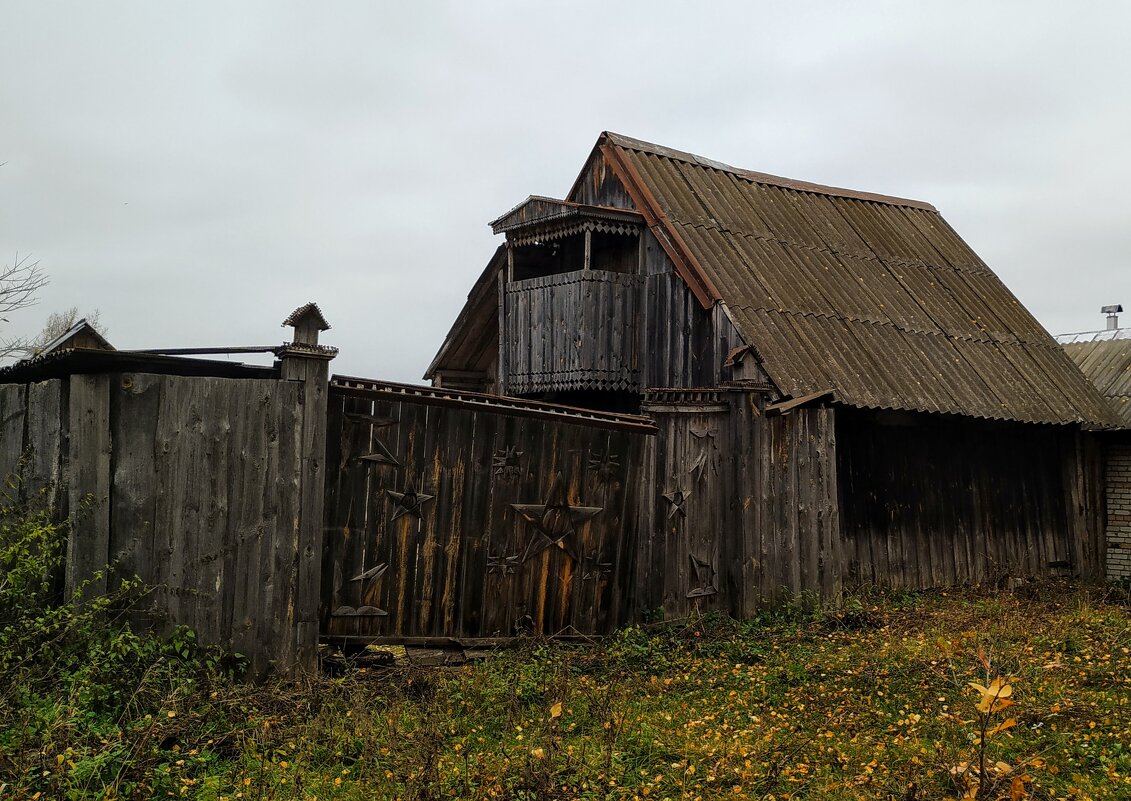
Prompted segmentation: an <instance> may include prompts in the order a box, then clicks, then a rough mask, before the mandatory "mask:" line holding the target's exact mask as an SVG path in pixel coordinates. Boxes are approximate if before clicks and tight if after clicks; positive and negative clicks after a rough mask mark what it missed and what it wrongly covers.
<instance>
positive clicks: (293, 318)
mask: <svg viewBox="0 0 1131 801" xmlns="http://www.w3.org/2000/svg"><path fill="white" fill-rule="evenodd" d="M308 317H309V318H311V319H313V320H314V322H315V323H316V324H317V325H318V330H319V331H329V330H330V324H329V323H328V322H326V315H324V314H323V313H322V310H321V309H320V308H318V304H317V303H313V302H311V303H304V304H303V305H302V306H299V307H298V308H297V309H295V310H294V311H293V312H291V313H290V314H288V315H287V319H285V320H283V322H282V325H281V326H280V327H281V328H286V327H287V326H288V325H291V326H295V325H298V324H299V323H300V322H301V321H302V320H304V319H306V318H308Z"/></svg>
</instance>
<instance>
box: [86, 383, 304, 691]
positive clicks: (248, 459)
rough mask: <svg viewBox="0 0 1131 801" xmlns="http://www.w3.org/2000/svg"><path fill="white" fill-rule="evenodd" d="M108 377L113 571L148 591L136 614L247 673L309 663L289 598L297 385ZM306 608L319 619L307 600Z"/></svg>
mask: <svg viewBox="0 0 1131 801" xmlns="http://www.w3.org/2000/svg"><path fill="white" fill-rule="evenodd" d="M108 378H110V379H111V380H112V382H113V383H112V384H111V385H110V387H109V389H110V393H109V399H110V404H109V405H110V415H109V419H108V420H107V426H106V429H105V430H106V432H107V439H108V440H109V441H110V442H112V445H113V447H112V454H113V456H112V459H111V460H110V464H109V475H110V482H109V499H110V503H109V509H110V510H111V517H110V519H111V520H112V524H113V525H112V526H111V527H110V561H111V562H112V564H113V567H114V570H113V572H112V574H111V575H113V576H114V577H115V578H117V577H125V576H132V575H137V576H139V577H140V578H141V579H142V580H143V581H144V582H145V583H146V584H148V585H150V586H151V587H153V591H152V593H151V594H150V598H151V602H150V603H149V605H148V607H147V608H146V609H144V610H141V612H140V613H139V615H138V617H137V619H136V622H138V623H139V624H143V625H155V626H159V627H163V626H167V625H173V624H183V625H187V626H190V627H192V628H193V629H194V630H195V631H196V633H197V636H198V638H199V640H200V641H201V642H205V643H215V644H220V645H223V646H226V647H228V648H231V649H233V650H235V651H237V652H240V653H243V654H245V655H246V656H247V657H248V658H249V661H250V669H251V673H252V675H254V676H256V677H259V676H263V675H266V674H267V673H269V672H283V673H289V672H291V671H293V670H294V669H296V668H302V667H307V668H309V667H312V666H313V665H312V664H309V663H310V662H311V661H312V657H313V655H314V653H313V651H311V652H310V653H309V654H304V653H303V651H302V648H301V641H300V640H299V639H298V636H299V633H300V632H299V628H298V625H297V624H298V623H299V622H301V621H302V617H303V615H305V614H308V613H306V612H303V611H302V606H301V605H302V604H303V603H304V600H303V599H302V598H301V597H299V596H300V592H301V590H302V586H301V582H300V574H301V570H302V557H303V556H304V555H305V554H304V552H303V548H302V544H301V543H302V539H301V532H302V531H303V530H304V529H303V526H304V520H303V512H302V508H301V503H302V498H303V495H304V487H303V483H304V480H306V476H308V475H309V474H310V472H311V469H310V465H309V463H308V462H307V461H305V460H308V459H309V458H311V457H310V456H309V455H308V454H309V447H311V445H310V443H311V440H309V439H308V440H307V441H306V443H305V447H304V440H303V435H304V428H303V423H304V419H303V409H304V407H305V404H306V402H307V401H306V399H305V397H304V392H305V385H304V384H303V383H302V382H299V381H273V380H250V379H224V378H199V377H180V376H157V375H145V374H129V373H127V374H121V375H115V376H110V377H108ZM72 392H73V389H72ZM72 406H73V404H72ZM72 441H73V434H72ZM72 466H73V465H72ZM316 478H320V476H317V475H316ZM317 489H318V491H319V492H321V491H322V483H321V481H319V483H318V487H317ZM316 523H317V527H318V529H320V526H321V524H320V521H316ZM316 536H318V537H319V538H320V536H321V532H320V530H319V531H316ZM313 554H314V558H315V559H318V558H320V556H321V553H320V548H319V547H315V548H314V549H313ZM106 561H107V558H106V557H103V560H102V564H105V563H106ZM317 591H318V590H317V585H316V587H315V589H314V592H315V594H316V595H317ZM309 614H310V615H311V616H313V617H314V619H315V620H317V601H316V600H315V610H314V612H311V613H309ZM314 629H315V632H316V631H317V626H316V625H315V626H314Z"/></svg>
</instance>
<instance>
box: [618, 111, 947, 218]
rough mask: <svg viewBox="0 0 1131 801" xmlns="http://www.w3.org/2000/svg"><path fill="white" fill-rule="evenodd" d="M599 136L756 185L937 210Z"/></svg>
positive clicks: (637, 141)
mask: <svg viewBox="0 0 1131 801" xmlns="http://www.w3.org/2000/svg"><path fill="white" fill-rule="evenodd" d="M601 137H602V138H603V139H607V140H608V141H610V142H612V143H613V144H614V145H616V146H617V147H623V148H627V149H628V150H637V151H641V152H644V153H651V154H653V155H656V156H663V157H665V158H669V159H674V160H676V161H682V162H685V163H687V164H694V165H696V166H699V167H706V168H708V169H713V170H720V171H722V172H727V173H730V174H731V175H735V176H737V177H739V178H742V179H744V180H747V181H750V182H752V183H756V184H765V185H768V186H776V187H778V188H780V189H791V190H794V191H796V192H813V193H815V194H818V195H828V196H830V197H841V198H848V199H850V200H866V201H871V202H873V203H883V204H886V205H889V206H907V207H909V208H914V209H920V210H922V211H929V212H933V213H935V214H938V211H939V210H938V209H936V208H935V207H934V206H932V205H931V204H930V203H927V202H926V201H923V200H913V199H911V198H905V197H897V196H895V195H883V194H879V193H876V192H862V191H860V190H857V189H845V188H843V187H837V186H828V185H826V184H818V183H813V182H811V181H801V180H797V179H795V178H784V177H782V176H780V175H771V174H770V173H765V172H756V171H755V170H748V169H744V168H742V167H735V166H732V165H730V164H725V163H723V162H721V161H715V160H714V159H709V158H705V157H704V156H697V155H696V154H694V153H689V152H687V151H685V150H676V149H675V148H671V147H667V146H665V145H657V144H654V143H652V142H645V141H644V140H642V139H634V138H633V137H631V136H625V135H624V134H619V133H615V132H613V131H605V132H604V133H602V134H601Z"/></svg>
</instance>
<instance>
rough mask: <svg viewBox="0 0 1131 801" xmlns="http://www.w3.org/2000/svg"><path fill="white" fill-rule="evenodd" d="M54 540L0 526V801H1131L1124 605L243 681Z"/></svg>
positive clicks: (853, 603) (1080, 591)
mask: <svg viewBox="0 0 1131 801" xmlns="http://www.w3.org/2000/svg"><path fill="white" fill-rule="evenodd" d="M64 541H65V528H64V527H60V526H56V525H54V524H52V523H51V522H50V520H49V519H48V518H46V517H44V516H42V515H36V514H34V513H28V512H27V511H26V510H18V509H14V508H10V507H6V508H5V509H4V511H3V514H2V515H0V549H2V550H0V560H3V562H2V564H3V568H4V570H3V578H0V671H2V674H0V682H2V684H0V799H4V798H8V797H12V798H38V799H41V800H42V799H85V798H91V799H95V798H131V799H143V798H146V799H147V798H157V797H177V798H199V799H207V801H219V800H220V799H229V800H231V801H234V799H237V798H239V799H264V800H266V799H279V800H281V799H312V798H318V799H343V800H344V799H351V800H352V799H358V800H360V799H371V798H403V799H418V800H420V801H424V800H425V799H441V798H467V799H516V800H517V799H531V800H533V799H556V798H561V799H565V798H570V799H573V798H589V799H607V798H637V799H645V798H647V799H652V798H657V799H663V798H669V799H694V798H701V799H712V798H735V797H738V798H742V797H746V798H765V799H768V798H773V799H785V798H814V799H834V800H836V799H842V800H844V801H847V799H858V798H882V799H912V801H915V800H917V801H925V800H926V799H935V798H957V797H961V796H963V795H966V796H968V797H971V798H1009V799H1014V798H1035V799H1036V798H1039V799H1052V798H1070V797H1071V798H1095V799H1100V798H1118V797H1124V796H1129V795H1131V778H1129V777H1131V714H1129V710H1131V670H1129V668H1131V657H1129V648H1131V616H1129V613H1128V607H1127V594H1126V591H1125V590H1121V589H1120V588H1111V587H1093V586H1086V585H1079V584H1069V583H1059V584H1027V585H1024V586H1022V587H1020V588H1018V589H1017V590H1016V591H1015V592H1004V591H1000V590H992V591H982V590H978V589H973V590H962V591H955V592H945V593H944V592H936V593H918V594H907V593H904V594H892V593H884V592H882V591H879V590H874V589H873V590H868V591H866V592H864V591H862V592H858V593H856V594H854V595H852V596H849V597H847V598H846V599H845V600H844V603H843V604H841V605H840V606H839V607H838V608H837V609H835V610H823V609H820V608H819V607H816V606H815V605H814V604H812V603H799V604H797V605H795V606H792V607H785V608H780V609H778V610H775V611H772V612H766V613H764V614H762V615H761V616H759V617H758V618H757V619H755V620H752V621H746V622H737V621H734V620H732V619H730V618H728V617H725V616H720V615H707V616H702V617H695V618H691V619H688V620H683V621H679V622H671V623H666V624H654V625H650V626H647V627H641V628H631V629H626V630H624V631H622V632H620V633H618V634H617V635H615V636H613V637H609V638H607V639H605V640H603V641H601V642H599V643H594V644H590V645H584V646H581V645H568V644H561V643H553V642H545V641H539V640H536V639H530V640H524V641H522V642H520V643H519V644H517V645H516V646H515V647H513V648H510V649H504V650H500V651H498V652H497V653H495V654H494V655H493V656H492V658H489V659H486V660H484V661H481V662H478V663H475V664H469V665H465V666H462V667H458V668H444V669H429V670H420V669H413V668H408V667H380V668H371V667H366V668H359V669H354V670H350V671H347V672H346V673H344V674H343V675H341V676H339V677H334V678H330V677H321V676H312V677H305V678H303V679H300V680H297V681H292V682H287V683H271V684H267V685H263V686H257V687H253V686H248V685H244V684H240V683H239V682H237V681H235V680H234V677H233V676H232V675H231V671H230V670H225V669H224V667H225V663H223V662H222V661H221V660H219V659H218V658H217V657H216V655H215V653H214V652H211V651H208V650H206V649H201V648H199V647H197V646H196V644H195V643H194V642H193V640H192V637H191V634H190V633H188V632H185V631H174V632H171V633H167V634H165V635H163V636H156V635H151V634H138V633H134V632H132V631H131V630H130V629H129V627H128V626H126V625H125V618H124V610H125V609H126V608H127V607H128V605H129V603H130V601H131V600H132V599H133V598H136V596H137V593H139V592H142V588H140V587H138V586H136V585H135V584H133V583H130V582H126V583H125V585H119V586H117V587H115V588H114V591H113V592H112V593H111V594H110V596H109V597H107V598H104V599H100V600H97V601H87V602H85V603H73V602H71V601H69V600H68V599H66V598H63V597H62V596H61V595H60V589H59V587H58V585H57V583H54V581H53V580H52V578H51V575H52V572H53V570H55V569H56V568H57V567H58V562H59V559H61V554H62V551H61V548H62V547H63V545H62V543H63V542H64ZM972 683H973V684H976V685H977V686H976V687H975V686H972ZM1006 688H1008V690H1007V689H1006ZM987 697H990V699H991V700H990V701H988V702H987V701H986V698H987ZM1003 701H1008V702H1009V703H1008V704H1004V703H1002V702H1003ZM37 794H38V796H37Z"/></svg>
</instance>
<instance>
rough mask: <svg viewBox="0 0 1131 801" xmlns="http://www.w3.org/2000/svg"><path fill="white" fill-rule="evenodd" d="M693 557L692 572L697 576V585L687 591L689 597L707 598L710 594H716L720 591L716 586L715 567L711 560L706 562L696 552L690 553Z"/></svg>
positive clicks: (690, 556)
mask: <svg viewBox="0 0 1131 801" xmlns="http://www.w3.org/2000/svg"><path fill="white" fill-rule="evenodd" d="M688 557H689V558H690V559H691V574H692V575H693V576H694V578H695V586H694V587H692V588H691V590H690V591H689V592H688V593H687V597H688V598H705V597H707V596H708V595H714V594H715V593H717V592H718V589H717V588H716V587H715V568H713V567H711V563H710V562H705V561H703V560H702V559H700V558H698V557H697V556H695V554H688Z"/></svg>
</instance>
